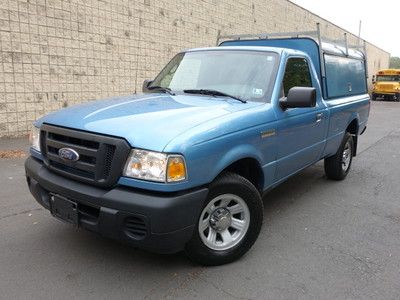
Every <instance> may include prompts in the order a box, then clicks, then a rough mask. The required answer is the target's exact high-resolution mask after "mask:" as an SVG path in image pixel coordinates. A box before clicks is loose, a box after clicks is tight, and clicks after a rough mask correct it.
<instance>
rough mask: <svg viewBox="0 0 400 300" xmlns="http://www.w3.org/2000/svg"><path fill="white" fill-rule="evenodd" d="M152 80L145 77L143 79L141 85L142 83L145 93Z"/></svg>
mask: <svg viewBox="0 0 400 300" xmlns="http://www.w3.org/2000/svg"><path fill="white" fill-rule="evenodd" d="M152 82H153V80H150V79H146V80H145V81H143V85H142V91H143V93H146V92H148V91H149V89H148V87H149V85H150V84H151V83H152Z"/></svg>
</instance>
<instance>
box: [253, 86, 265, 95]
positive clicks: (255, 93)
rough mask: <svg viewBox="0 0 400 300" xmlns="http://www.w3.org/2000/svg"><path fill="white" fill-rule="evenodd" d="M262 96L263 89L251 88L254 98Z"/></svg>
mask: <svg viewBox="0 0 400 300" xmlns="http://www.w3.org/2000/svg"><path fill="white" fill-rule="evenodd" d="M262 94H263V89H257V88H253V95H254V96H262Z"/></svg>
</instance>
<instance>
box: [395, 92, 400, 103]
mask: <svg viewBox="0 0 400 300" xmlns="http://www.w3.org/2000/svg"><path fill="white" fill-rule="evenodd" d="M396 101H397V102H400V93H396Z"/></svg>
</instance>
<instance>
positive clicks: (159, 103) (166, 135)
mask: <svg viewBox="0 0 400 300" xmlns="http://www.w3.org/2000/svg"><path fill="white" fill-rule="evenodd" d="M258 105H261V103H255V102H248V103H241V102H239V101H236V100H233V99H229V98H223V97H218V98H217V97H208V96H198V95H177V96H171V95H167V94H145V95H131V96H125V97H115V98H110V99H105V100H98V101H93V102H88V103H85V104H80V105H76V106H72V107H69V108H65V109H62V110H60V111H57V112H53V113H51V114H49V115H47V116H45V117H43V118H41V119H39V120H38V122H37V124H38V125H41V124H42V123H48V124H52V125H57V126H62V127H67V128H73V129H79V130H84V131H89V132H93V133H100V134H106V135H110V136H116V137H121V138H124V139H126V140H127V141H128V142H129V144H130V145H131V146H132V147H136V148H143V149H149V150H154V151H162V150H163V149H164V147H165V146H166V145H167V144H168V142H170V141H171V140H172V139H173V138H175V137H177V136H179V135H180V134H182V133H184V132H186V131H188V130H190V129H191V128H193V127H195V126H197V125H200V124H202V123H204V122H207V121H209V120H212V119H215V118H218V117H221V116H224V115H226V114H230V113H234V112H236V111H240V110H243V109H248V108H251V107H254V106H258Z"/></svg>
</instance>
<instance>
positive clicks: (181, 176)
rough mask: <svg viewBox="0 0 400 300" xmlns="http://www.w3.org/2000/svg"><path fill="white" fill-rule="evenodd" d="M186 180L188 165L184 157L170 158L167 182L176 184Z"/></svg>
mask: <svg viewBox="0 0 400 300" xmlns="http://www.w3.org/2000/svg"><path fill="white" fill-rule="evenodd" d="M185 179H186V165H185V161H184V159H183V157H182V156H172V155H171V156H169V157H168V167H167V181H168V182H175V181H181V180H185Z"/></svg>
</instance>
